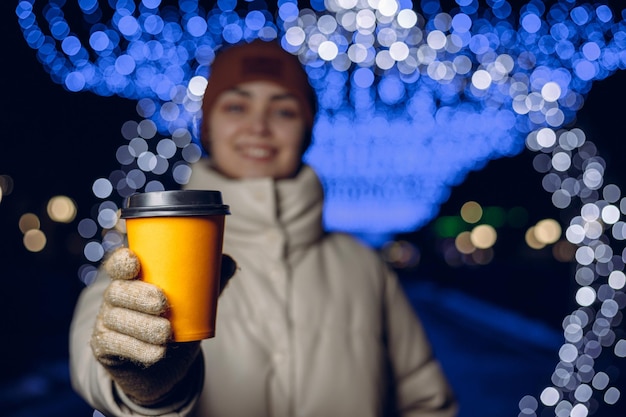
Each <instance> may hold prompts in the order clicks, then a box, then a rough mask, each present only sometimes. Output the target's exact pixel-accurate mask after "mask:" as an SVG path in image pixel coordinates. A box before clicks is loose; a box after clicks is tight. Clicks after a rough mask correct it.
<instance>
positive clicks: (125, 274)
mask: <svg viewBox="0 0 626 417" xmlns="http://www.w3.org/2000/svg"><path fill="white" fill-rule="evenodd" d="M223 263H224V267H223V268H222V271H223V273H222V288H223V286H224V285H225V282H226V281H227V279H229V278H230V276H232V274H233V273H234V271H235V269H236V265H235V263H234V261H233V260H232V258H230V257H228V256H227V255H225V256H224V260H223ZM103 267H104V269H105V271H106V272H107V273H108V274H109V276H110V277H111V279H112V281H111V284H110V285H109V287H108V288H107V289H106V291H105V294H104V300H103V302H102V306H101V308H100V312H99V314H98V317H97V319H96V324H95V328H94V332H93V335H92V338H91V348H92V350H93V353H94V355H95V357H96V359H97V360H98V361H99V362H100V363H101V364H102V365H103V366H104V367H105V369H106V370H107V371H108V372H109V374H110V375H111V377H112V378H113V380H114V381H115V383H116V384H117V385H118V387H119V388H121V390H122V391H123V392H124V394H126V396H127V397H129V398H130V399H131V400H132V401H133V402H135V403H136V404H138V405H142V406H149V405H156V404H157V403H160V402H163V401H165V400H166V398H167V397H168V396H169V395H171V394H172V393H173V392H174V391H175V388H176V387H177V385H180V384H181V383H182V382H183V380H184V379H185V377H186V376H187V374H188V372H189V370H190V367H191V366H192V364H193V363H194V361H195V360H196V359H199V352H200V342H185V343H171V342H170V339H171V326H170V322H169V321H168V320H167V319H166V318H165V317H163V314H164V313H165V312H166V311H167V308H168V304H167V299H166V297H165V295H164V294H163V291H162V290H161V289H160V288H158V287H156V286H154V285H152V284H148V283H145V282H143V281H139V280H136V279H135V278H136V277H137V275H138V274H139V269H140V265H139V260H138V259H137V257H136V256H135V255H134V254H133V253H132V252H131V251H130V250H129V249H127V248H119V249H117V250H116V251H114V252H113V253H112V254H111V256H110V257H109V258H108V259H107V260H106V261H105V262H104V264H103Z"/></svg>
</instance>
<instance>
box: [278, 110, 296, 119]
mask: <svg viewBox="0 0 626 417" xmlns="http://www.w3.org/2000/svg"><path fill="white" fill-rule="evenodd" d="M275 114H276V115H277V116H279V117H284V118H286V119H293V118H295V117H297V116H298V111H297V110H294V109H277V110H276V111H275Z"/></svg>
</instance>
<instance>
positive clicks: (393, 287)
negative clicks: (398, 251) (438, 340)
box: [384, 271, 458, 417]
mask: <svg viewBox="0 0 626 417" xmlns="http://www.w3.org/2000/svg"><path fill="white" fill-rule="evenodd" d="M384 309H385V311H384V315H385V323H386V339H387V340H386V343H387V349H388V352H389V360H390V365H391V371H392V376H393V379H394V381H395V384H394V391H395V403H396V408H397V412H398V415H400V416H402V417H452V416H456V415H457V409H458V407H457V403H456V400H455V399H454V395H453V392H452V389H451V387H450V385H449V384H448V381H447V380H446V377H445V375H444V373H443V371H442V369H441V367H440V365H439V362H438V361H437V359H436V358H435V356H434V354H433V351H432V348H431V346H430V342H429V341H428V339H427V335H426V333H425V332H424V329H423V327H422V324H421V323H420V321H419V318H418V317H417V315H416V314H415V312H414V310H413V307H412V306H411V304H410V303H409V301H408V299H407V297H406V295H405V293H404V290H403V288H402V287H401V286H400V283H399V281H398V278H397V277H396V275H395V274H394V273H392V272H391V271H387V273H386V279H385V300H384Z"/></svg>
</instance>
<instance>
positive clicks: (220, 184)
mask: <svg viewBox="0 0 626 417" xmlns="http://www.w3.org/2000/svg"><path fill="white" fill-rule="evenodd" d="M192 172H193V174H192V177H191V180H190V182H189V184H188V185H187V188H189V189H216V190H220V191H221V192H222V196H223V199H224V202H225V203H226V204H228V205H230V207H231V212H232V215H231V216H228V217H227V219H226V235H225V242H224V252H225V253H228V254H230V255H231V256H232V257H233V258H234V259H235V260H236V262H237V264H238V266H239V269H238V271H237V272H236V274H235V275H234V277H233V278H232V279H231V280H230V282H229V284H228V285H227V286H226V288H225V289H224V291H223V293H222V295H221V297H220V299H219V304H218V322H217V328H216V336H215V338H213V339H209V340H205V341H203V342H202V350H203V357H204V368H205V369H204V374H203V375H204V376H203V378H204V381H198V383H197V384H196V386H197V387H198V390H197V392H192V393H190V395H189V398H188V400H187V401H185V402H183V403H179V404H172V405H171V407H168V408H167V409H159V410H145V409H142V408H140V407H136V406H134V405H133V404H132V403H130V401H129V400H128V399H125V398H124V395H123V394H121V395H120V393H118V392H117V390H116V388H115V387H114V384H113V383H112V382H111V379H110V378H109V377H108V375H107V373H106V371H105V370H104V369H103V368H102V367H101V366H100V365H99V364H98V363H97V362H96V360H95V359H94V357H93V355H92V353H91V350H90V347H89V338H90V335H91V332H92V327H93V323H94V321H95V317H96V314H97V311H98V309H99V306H100V299H101V296H102V292H103V290H104V288H105V287H106V285H107V284H108V280H109V279H108V277H105V276H104V277H100V278H99V279H98V281H97V282H96V283H94V284H92V285H91V286H89V287H87V288H86V289H85V290H84V293H83V294H82V295H81V298H80V300H79V303H78V305H77V310H76V313H75V317H74V321H73V323H72V328H71V375H72V382H73V385H74V387H75V389H76V390H77V391H78V392H79V393H80V394H81V395H82V396H83V397H84V398H85V399H86V400H87V401H88V402H89V403H90V404H92V405H93V406H94V407H95V408H97V409H98V410H100V411H101V412H103V413H104V414H105V415H107V416H109V415H110V416H131V415H163V416H202V417H213V416H215V417H287V416H293V417H296V416H299V417H330V416H336V417H374V416H382V415H384V413H385V410H388V409H389V407H394V408H396V409H397V410H398V414H399V415H401V416H404V417H409V416H414V417H418V416H419V417H435V416H437V417H449V416H454V415H455V414H456V403H455V402H454V400H453V398H452V394H451V391H450V388H449V386H448V384H447V382H446V379H445V377H444V375H443V374H442V371H441V369H440V366H439V364H438V362H437V361H436V360H435V358H434V357H433V352H432V351H431V348H430V346H429V343H428V341H427V339H426V336H425V334H424V331H423V329H422V327H421V325H420V323H419V322H418V320H417V318H416V317H415V315H414V313H413V310H412V308H411V306H410V304H409V303H408V302H407V299H406V298H405V295H404V293H403V291H402V289H401V287H400V286H399V283H398V281H397V279H396V277H395V275H394V274H392V273H391V272H390V271H389V270H388V269H387V268H386V266H385V265H384V263H383V262H381V260H380V259H379V257H378V256H377V255H376V254H375V253H374V252H373V251H371V250H370V249H368V248H366V247H364V246H362V245H361V244H359V243H358V242H357V241H355V240H354V239H353V238H351V237H349V236H347V235H344V234H334V233H333V234H327V233H325V232H324V231H323V229H322V204H323V192H322V188H321V185H320V182H319V180H318V178H317V176H316V175H315V173H314V172H313V170H311V169H310V168H309V167H304V168H303V169H302V171H301V172H300V174H299V175H298V176H297V178H295V179H293V180H282V181H278V182H276V181H273V180H270V179H258V180H256V179H255V180H245V181H234V180H229V179H226V178H224V177H221V176H219V175H218V174H216V173H215V172H213V171H212V170H210V169H209V168H208V165H207V163H206V161H204V160H202V161H200V162H199V163H197V164H195V165H194V166H193V170H192ZM196 374H198V375H201V376H202V372H197V373H196ZM389 381H392V384H389V383H388V382H389ZM390 387H395V388H393V389H390Z"/></svg>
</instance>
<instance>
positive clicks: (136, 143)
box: [16, 0, 626, 417]
mask: <svg viewBox="0 0 626 417" xmlns="http://www.w3.org/2000/svg"><path fill="white" fill-rule="evenodd" d="M34 3H35V2H34V0H33V1H21V2H19V3H18V6H17V9H16V14H17V16H18V19H19V23H20V26H21V28H22V30H23V34H24V38H25V40H26V42H27V43H28V45H29V46H31V47H32V48H33V49H35V50H37V57H38V58H39V60H40V62H41V63H42V65H43V66H44V68H45V69H46V70H47V71H48V72H49V73H50V75H51V77H52V79H53V80H54V81H55V82H58V83H60V84H62V85H64V86H65V88H66V89H68V90H69V91H91V92H93V93H95V94H100V95H113V94H114V95H118V96H120V97H125V98H129V99H134V100H137V101H138V104H137V113H138V115H139V117H140V121H139V122H137V121H128V122H126V123H125V124H124V126H123V127H122V136H123V137H124V138H125V139H126V141H127V142H125V143H124V144H123V145H121V146H120V147H119V148H118V150H117V153H116V158H117V160H118V161H119V162H120V169H119V170H117V171H115V172H112V173H111V174H110V175H109V176H108V177H107V178H99V179H97V180H95V181H94V185H93V192H94V195H95V196H96V197H98V198H99V199H101V200H102V202H101V203H100V204H99V207H98V210H97V212H98V215H97V218H95V219H83V220H82V221H81V222H80V223H79V232H80V234H81V235H82V236H83V237H84V238H86V239H89V240H90V241H89V242H88V243H87V244H86V246H85V256H86V258H87V259H88V260H89V261H91V262H94V263H95V262H98V261H99V260H100V259H101V258H102V256H103V255H104V253H105V251H106V250H108V249H110V248H112V247H116V246H119V245H120V244H121V242H122V236H123V231H119V230H117V229H116V227H117V226H119V222H118V215H117V211H118V209H119V207H118V203H116V202H115V201H114V200H117V199H118V198H117V197H115V198H114V199H113V198H112V196H113V195H114V192H115V193H116V194H117V195H118V196H119V197H125V196H128V195H130V194H132V193H134V192H136V191H149V190H158V189H164V188H166V187H168V186H169V185H168V182H169V183H171V182H173V183H176V184H184V183H185V182H186V181H187V179H188V178H189V163H192V162H194V161H196V160H197V159H199V158H200V157H201V156H202V151H201V148H200V147H199V146H198V143H199V142H198V135H197V131H196V125H197V119H198V117H199V115H200V104H201V97H202V93H203V91H204V87H205V86H206V76H207V74H208V71H209V68H210V64H211V62H212V59H213V57H214V54H215V52H216V50H217V49H218V48H220V47H221V46H222V45H225V44H232V43H237V42H240V41H250V40H252V39H255V38H261V39H266V40H270V39H274V38H279V39H280V40H281V43H282V45H283V47H284V48H285V49H286V50H288V51H289V52H291V53H293V54H296V55H297V56H298V57H299V58H300V60H301V62H302V63H303V65H304V67H305V69H306V71H307V73H308V75H309V78H310V81H311V83H312V85H313V86H314V87H315V89H316V90H317V93H318V96H319V99H320V107H321V109H320V114H319V118H318V120H317V123H316V127H315V131H314V144H313V146H312V148H311V149H310V151H309V153H308V154H307V155H306V158H307V161H308V162H309V163H310V164H311V165H312V166H314V168H315V169H316V171H317V172H318V173H319V174H320V176H321V178H322V180H323V182H324V185H325V188H326V191H327V205H326V219H327V226H328V227H329V228H330V229H340V230H346V231H350V232H352V233H355V234H361V235H364V236H369V237H370V238H372V239H376V238H381V236H382V237H384V236H386V235H389V234H392V233H395V232H401V231H406V230H412V229H415V228H418V227H420V226H422V225H424V224H425V223H426V222H427V221H429V220H431V219H432V218H433V217H434V216H435V215H436V213H437V211H438V208H439V205H440V204H441V203H442V202H443V201H445V200H446V198H447V196H448V193H449V192H450V187H452V186H453V185H455V184H457V183H459V182H461V181H462V180H463V179H464V178H465V175H466V174H467V173H468V172H469V171H471V170H475V169H479V168H480V167H482V166H483V165H484V164H485V163H486V162H487V161H488V160H489V159H494V158H499V157H502V156H505V155H515V154H517V153H519V152H521V151H522V150H523V149H524V146H526V148H528V149H530V150H531V151H534V152H536V153H537V155H536V157H535V161H534V164H533V165H534V167H535V168H536V169H537V170H538V171H540V172H542V173H544V174H545V176H544V180H543V182H542V184H543V187H544V188H545V189H546V191H548V192H550V193H551V196H552V202H553V204H554V205H555V206H556V207H558V208H562V209H564V208H568V207H574V205H575V204H578V200H579V203H580V215H579V216H575V217H574V218H573V219H572V220H571V222H570V224H569V226H568V227H567V230H566V237H567V239H568V240H569V241H570V242H571V243H574V244H576V245H578V250H577V252H576V261H577V263H578V266H577V272H576V274H575V280H576V282H577V284H578V285H579V289H578V291H577V293H576V302H577V303H578V304H579V306H580V308H578V309H577V310H575V311H574V312H572V313H571V314H570V315H568V316H567V317H566V318H565V320H564V322H563V330H564V338H565V343H564V344H563V346H562V347H561V349H560V350H559V360H560V361H559V363H558V364H557V366H556V368H555V371H554V373H553V375H552V380H551V382H552V385H551V386H549V387H547V388H545V389H544V390H543V392H542V393H540V395H539V396H538V399H539V401H538V400H537V399H536V398H535V397H533V396H525V397H523V398H522V400H521V401H520V415H524V416H535V415H537V414H538V413H539V405H540V404H542V405H543V406H547V407H554V413H555V415H556V416H558V417H561V416H563V417H565V416H572V417H578V416H586V415H589V414H593V413H594V412H595V408H596V407H595V406H594V405H593V401H597V402H599V401H598V400H597V398H598V397H600V396H601V397H602V402H604V403H606V404H614V403H616V402H617V400H618V398H619V396H620V395H621V393H620V392H619V390H618V389H617V388H615V387H611V386H610V385H611V381H610V378H609V376H608V375H607V373H605V372H602V371H596V370H595V368H594V364H595V360H596V359H597V358H598V357H599V356H600V354H601V353H602V352H603V351H604V350H606V349H610V348H612V349H613V352H614V354H615V356H617V357H620V358H623V357H625V356H626V340H623V339H621V340H617V336H616V333H615V331H614V329H615V328H616V327H617V326H618V325H619V324H620V322H621V320H622V310H623V309H624V307H625V306H626V296H625V294H624V287H625V285H626V282H625V281H626V276H625V275H624V273H623V272H622V269H623V266H624V259H626V253H624V250H623V249H617V248H616V246H617V243H618V241H623V240H624V239H625V238H626V222H625V221H623V220H622V219H621V218H622V215H623V214H624V213H626V200H625V199H624V198H623V197H622V196H621V190H620V188H619V187H618V186H617V185H614V184H608V185H606V184H604V178H603V176H604V170H605V169H606V164H605V162H604V160H603V159H602V158H601V157H600V156H599V155H598V153H597V151H596V148H595V146H594V145H593V143H592V142H591V141H589V140H588V139H587V138H586V137H585V134H584V132H582V131H581V130H580V129H576V128H565V126H568V125H569V124H571V123H572V122H574V120H575V115H576V112H577V111H578V110H580V108H581V107H582V105H583V103H584V97H585V95H586V94H587V93H588V92H589V90H590V88H591V86H592V84H593V82H594V81H595V80H601V79H604V78H606V77H608V76H610V75H611V74H612V73H614V72H615V71H617V70H619V69H623V68H624V67H625V66H626V53H624V51H625V49H626V26H625V24H624V21H623V20H622V21H616V18H615V16H614V11H613V10H611V9H610V8H609V7H608V6H606V5H591V4H587V3H584V4H580V5H575V2H574V1H573V0H562V1H560V2H558V3H556V4H555V5H554V6H552V7H551V8H550V9H549V10H546V6H545V5H544V4H543V2H541V1H536V0H531V1H529V2H528V4H526V5H525V6H524V7H522V8H521V10H520V13H519V16H518V18H516V16H515V15H514V13H513V11H512V7H511V5H510V4H509V3H508V2H507V1H505V0H491V1H489V2H488V3H489V5H490V7H489V8H485V9H484V10H483V9H481V8H479V7H478V3H477V1H476V0H456V3H457V5H458V7H457V8H456V10H455V11H454V13H446V12H443V11H442V10H441V7H440V4H439V2H438V1H436V0H422V1H421V2H420V7H421V10H420V11H419V12H416V11H415V10H414V9H413V5H412V4H411V3H410V2H408V1H396V0H326V1H325V2H323V1H321V0H317V1H311V7H310V8H305V9H300V8H299V7H298V5H297V3H296V2H295V1H289V0H285V1H282V2H279V7H278V9H277V13H276V15H273V14H272V13H270V12H269V11H267V10H263V9H261V10H256V9H255V10H252V9H248V10H244V11H242V10H237V9H236V7H237V2H236V1H231V0H222V1H219V2H217V4H216V6H215V7H213V8H211V9H210V10H209V9H203V8H202V6H201V5H199V3H198V2H197V1H195V0H181V1H179V4H178V7H172V6H163V5H162V4H161V1H159V0H143V1H142V2H141V3H140V4H139V5H136V4H135V3H134V2H133V1H130V0H117V1H113V0H111V1H109V8H110V10H108V9H107V10H106V11H105V10H103V8H102V6H101V4H100V2H98V1H97V0H78V7H79V8H80V9H81V12H82V15H83V18H84V20H85V21H86V22H88V23H89V24H90V25H91V29H90V32H89V34H88V35H85V36H82V37H81V36H80V35H79V34H77V33H75V32H73V31H72V29H71V25H70V22H68V20H67V19H66V18H65V14H64V12H63V6H64V3H65V2H64V1H62V0H56V1H49V2H48V3H46V5H45V6H44V7H43V8H42V10H41V11H40V14H41V15H42V16H43V18H44V19H45V20H46V22H47V30H46V32H44V30H43V29H42V28H41V27H40V25H39V24H40V22H38V19H37V16H36V13H35V10H34ZM109 11H110V12H111V14H112V16H111V19H110V21H107V22H105V23H103V22H102V18H103V16H104V14H105V12H107V13H108V12H109ZM389 132H393V135H392V136H391V137H390V135H389ZM107 199H109V200H107ZM357 212H358V213H359V216H355V213H357ZM99 229H102V230H103V231H104V232H105V233H104V235H103V238H102V239H101V240H97V239H96V238H95V236H96V235H97V231H98V230H99ZM94 271H95V266H93V265H84V266H83V267H82V268H81V271H80V275H81V279H82V280H83V281H85V282H88V281H89V280H90V279H92V277H93V274H94Z"/></svg>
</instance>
